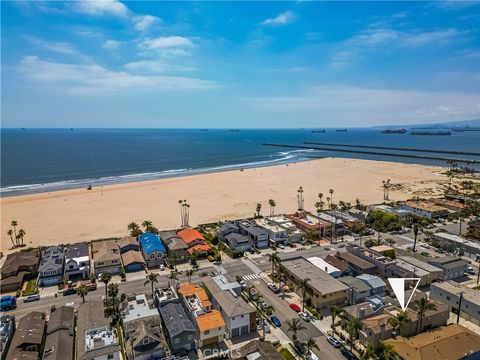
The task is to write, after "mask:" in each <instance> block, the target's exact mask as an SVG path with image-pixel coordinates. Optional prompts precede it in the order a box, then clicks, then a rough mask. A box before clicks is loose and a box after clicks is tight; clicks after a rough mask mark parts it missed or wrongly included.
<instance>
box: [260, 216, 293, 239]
mask: <svg viewBox="0 0 480 360" xmlns="http://www.w3.org/2000/svg"><path fill="white" fill-rule="evenodd" d="M255 222H256V224H257V226H259V227H261V228H263V229H264V230H266V231H267V232H268V238H269V241H270V244H271V245H273V246H278V245H287V244H288V230H287V229H285V228H283V227H281V226H279V225H276V224H274V223H271V222H270V221H268V219H266V218H262V219H256V220H255Z"/></svg>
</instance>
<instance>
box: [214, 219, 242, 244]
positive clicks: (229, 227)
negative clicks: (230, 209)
mask: <svg viewBox="0 0 480 360" xmlns="http://www.w3.org/2000/svg"><path fill="white" fill-rule="evenodd" d="M229 234H240V226H239V225H238V224H237V223H233V222H225V223H223V224H222V225H220V227H219V228H218V240H220V241H222V242H225V236H227V235H229Z"/></svg>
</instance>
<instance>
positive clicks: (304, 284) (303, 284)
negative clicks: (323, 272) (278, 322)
mask: <svg viewBox="0 0 480 360" xmlns="http://www.w3.org/2000/svg"><path fill="white" fill-rule="evenodd" d="M309 282H310V279H309V278H305V279H303V280H301V281H300V286H299V289H302V311H304V310H305V301H306V295H307V286H308V283H309Z"/></svg>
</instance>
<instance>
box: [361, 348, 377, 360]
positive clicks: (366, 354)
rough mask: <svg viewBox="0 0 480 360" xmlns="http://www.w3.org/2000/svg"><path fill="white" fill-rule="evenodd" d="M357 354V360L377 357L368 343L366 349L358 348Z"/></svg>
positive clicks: (368, 359) (372, 359) (371, 359)
mask: <svg viewBox="0 0 480 360" xmlns="http://www.w3.org/2000/svg"><path fill="white" fill-rule="evenodd" d="M359 355H360V357H359V360H374V359H376V358H377V355H376V354H375V350H374V349H373V347H372V345H368V347H367V348H366V349H363V350H360V351H359Z"/></svg>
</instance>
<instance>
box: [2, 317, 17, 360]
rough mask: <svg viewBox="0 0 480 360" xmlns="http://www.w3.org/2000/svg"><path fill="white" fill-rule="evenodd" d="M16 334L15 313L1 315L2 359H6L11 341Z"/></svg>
mask: <svg viewBox="0 0 480 360" xmlns="http://www.w3.org/2000/svg"><path fill="white" fill-rule="evenodd" d="M13 334H15V315H1V316H0V359H1V360H6V359H7V354H8V349H9V348H10V343H11V342H12V339H13Z"/></svg>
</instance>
